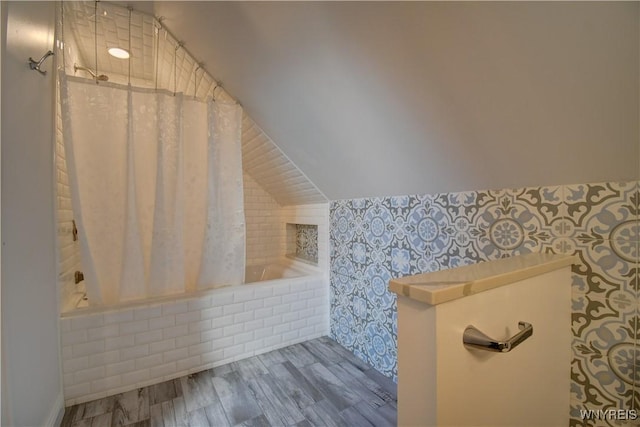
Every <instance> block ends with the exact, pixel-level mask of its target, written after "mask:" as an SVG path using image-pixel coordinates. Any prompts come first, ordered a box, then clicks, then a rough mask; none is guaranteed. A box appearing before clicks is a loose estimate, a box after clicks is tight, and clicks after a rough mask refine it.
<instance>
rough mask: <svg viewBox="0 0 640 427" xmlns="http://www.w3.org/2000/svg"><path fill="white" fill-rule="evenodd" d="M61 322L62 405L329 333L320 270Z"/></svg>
mask: <svg viewBox="0 0 640 427" xmlns="http://www.w3.org/2000/svg"><path fill="white" fill-rule="evenodd" d="M167 300H168V299H167V298H165V299H164V301H163V302H155V303H149V304H138V305H133V306H129V307H123V308H120V309H117V310H104V311H100V312H91V311H88V312H87V311H85V312H82V311H76V312H74V313H73V314H72V315H69V316H65V317H63V318H62V319H61V324H60V331H61V333H60V334H61V341H62V370H63V382H64V396H65V405H66V406H69V405H73V404H76V403H81V402H87V401H90V400H94V399H98V398H102V397H105V396H110V395H113V394H117V393H121V392H125V391H129V390H133V389H135V388H140V387H145V386H148V385H151V384H156V383H160V382H163V381H166V380H169V379H172V378H177V377H180V376H184V375H187V374H189V373H193V372H199V371H202V370H205V369H209V368H211V367H214V366H219V365H223V364H226V363H229V362H232V361H235V360H240V359H243V358H246V357H250V356H253V355H256V354H260V353H264V352H267V351H270V350H274V349H277V348H281V347H285V346H287V345H290V344H294V343H297V342H301V341H306V340H309V339H313V338H317V337H319V336H323V335H327V333H328V332H329V331H328V329H329V324H328V319H329V313H328V311H329V300H328V285H327V281H326V277H325V276H324V275H322V274H317V275H313V276H305V277H298V278H292V279H286V280H275V281H269V282H264V283H256V284H251V285H241V286H233V287H227V288H221V289H217V290H214V291H210V292H205V293H201V294H200V295H198V296H192V297H189V298H179V299H176V300H174V301H171V300H168V301H167Z"/></svg>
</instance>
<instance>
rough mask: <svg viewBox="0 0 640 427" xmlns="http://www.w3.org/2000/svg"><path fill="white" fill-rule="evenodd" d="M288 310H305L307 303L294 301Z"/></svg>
mask: <svg viewBox="0 0 640 427" xmlns="http://www.w3.org/2000/svg"><path fill="white" fill-rule="evenodd" d="M289 308H290V309H291V311H299V310H303V309H305V308H307V302H306V301H304V300H302V301H295V302H292V303H291V305H290V306H289Z"/></svg>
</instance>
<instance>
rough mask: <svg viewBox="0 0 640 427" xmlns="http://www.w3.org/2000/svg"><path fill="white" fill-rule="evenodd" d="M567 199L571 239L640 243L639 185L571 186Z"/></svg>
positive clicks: (634, 183)
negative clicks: (638, 223) (639, 221)
mask: <svg viewBox="0 0 640 427" xmlns="http://www.w3.org/2000/svg"><path fill="white" fill-rule="evenodd" d="M564 197H565V204H566V209H567V219H568V223H567V224H568V226H569V227H570V228H571V230H570V231H569V233H570V235H571V236H573V237H576V238H579V239H593V240H599V239H611V240H634V241H637V240H639V235H638V232H639V230H638V226H637V222H638V199H639V196H638V182H637V181H628V182H605V183H595V184H576V185H567V186H565V187H564Z"/></svg>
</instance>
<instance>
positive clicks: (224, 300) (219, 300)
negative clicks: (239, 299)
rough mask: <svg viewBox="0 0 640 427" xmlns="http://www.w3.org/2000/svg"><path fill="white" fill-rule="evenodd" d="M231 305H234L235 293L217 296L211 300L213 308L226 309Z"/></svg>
mask: <svg viewBox="0 0 640 427" xmlns="http://www.w3.org/2000/svg"><path fill="white" fill-rule="evenodd" d="M231 303H233V293H231V292H226V293H220V294H219V295H215V296H214V297H213V298H212V299H211V306H212V307H220V306H223V307H224V306H226V305H228V304H231Z"/></svg>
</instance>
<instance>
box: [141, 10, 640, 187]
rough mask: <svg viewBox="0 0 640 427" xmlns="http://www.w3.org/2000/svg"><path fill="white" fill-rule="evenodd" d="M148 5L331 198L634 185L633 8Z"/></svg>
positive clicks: (638, 47) (638, 45)
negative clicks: (613, 183)
mask: <svg viewBox="0 0 640 427" xmlns="http://www.w3.org/2000/svg"><path fill="white" fill-rule="evenodd" d="M147 7H148V6H147ZM153 8H154V13H155V14H156V15H157V16H163V17H164V20H163V23H164V24H165V25H166V26H167V27H168V28H169V29H171V31H172V32H173V33H174V34H175V35H176V37H178V38H180V39H182V40H183V41H184V42H185V43H186V46H187V47H188V48H189V50H190V51H191V52H192V53H193V54H194V55H195V56H196V57H198V59H199V60H202V61H204V62H205V64H206V67H207V69H208V70H209V71H210V72H211V73H212V74H213V76H214V77H216V78H217V79H219V80H221V81H222V83H223V84H224V86H225V88H226V89H227V91H228V92H229V93H231V94H232V95H233V96H234V97H236V98H237V99H239V100H240V102H241V103H242V105H243V107H244V108H245V110H246V111H247V113H248V114H249V115H250V116H251V117H252V118H253V119H254V120H255V122H256V123H257V124H258V125H259V126H260V127H261V128H262V129H263V130H264V131H265V132H266V133H267V134H268V135H269V136H270V137H271V139H273V141H274V142H275V143H276V144H277V145H278V146H279V147H280V149H282V151H283V152H284V153H285V154H286V155H287V156H288V157H289V158H290V159H291V160H292V161H293V162H294V163H295V164H296V165H297V166H298V167H299V168H300V169H301V170H302V171H303V172H304V173H305V174H306V175H307V176H308V177H309V178H310V179H311V180H312V181H313V182H314V183H315V184H316V185H317V186H318V187H319V189H320V190H321V191H322V192H323V193H324V194H325V195H326V196H327V197H329V198H330V199H339V198H352V197H365V196H382V195H394V194H412V193H429V192H442V191H455V190H471V189H484V188H503V187H516V186H530V185H546V184H549V185H550V184H566V183H574V182H592V181H601V180H626V179H637V178H638V171H639V166H638V162H639V157H640V155H639V150H638V145H639V142H638V138H639V133H638V121H639V115H640V109H639V107H638V104H639V90H640V87H639V82H638V80H639V65H638V64H639V59H640V57H639V51H640V42H639V19H640V18H639V17H640V8H639V4H638V3H637V2H628V3H625V2H603V3H595V2H585V3H581V2H557V3H556V2H531V3H529V2H514V3H508V2H507V3H504V2H497V3H493V2H479V3H466V2H442V3H440V2H372V3H369V2H182V1H180V2H173V1H168V2H165V1H162V2H155V3H154V7H153Z"/></svg>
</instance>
